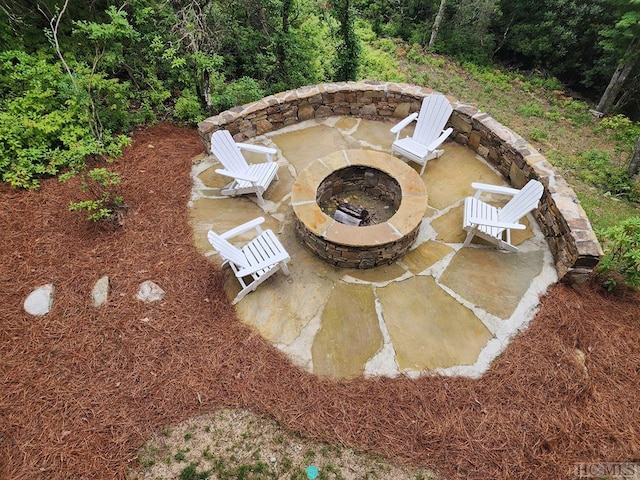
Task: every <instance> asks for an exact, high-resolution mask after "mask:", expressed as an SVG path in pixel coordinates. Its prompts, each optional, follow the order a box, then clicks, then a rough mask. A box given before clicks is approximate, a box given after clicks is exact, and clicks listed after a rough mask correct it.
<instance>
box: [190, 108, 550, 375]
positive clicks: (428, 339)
mask: <svg viewBox="0 0 640 480" xmlns="http://www.w3.org/2000/svg"><path fill="white" fill-rule="evenodd" d="M391 126H392V124H389V123H384V122H377V121H370V120H363V119H358V118H353V117H330V118H326V119H323V120H309V121H306V122H302V123H299V124H296V125H294V126H291V127H287V128H284V129H281V130H278V131H276V132H272V133H269V134H268V135H263V136H259V137H256V138H255V139H253V142H255V143H257V144H261V145H266V146H271V147H274V148H276V149H277V150H278V154H277V161H278V163H279V165H280V169H279V173H278V175H279V180H277V181H276V182H274V183H273V184H272V185H271V187H270V188H269V189H268V190H267V192H266V194H265V195H264V197H265V200H266V204H265V205H264V206H260V205H258V204H257V201H256V197H255V196H242V197H236V198H229V197H223V196H222V195H221V194H220V189H221V188H222V187H223V186H224V185H225V184H226V183H227V179H226V178H225V177H222V176H220V175H218V174H216V173H215V171H214V170H215V169H216V168H219V164H218V162H217V160H216V158H215V157H214V156H205V157H203V158H202V159H200V160H201V161H199V162H198V163H195V164H194V167H193V178H194V188H193V193H192V199H191V202H190V206H191V218H192V224H193V228H194V241H195V243H196V247H197V248H198V249H199V250H200V251H201V252H203V254H204V255H206V256H207V257H209V258H211V260H212V261H214V262H218V263H219V262H220V259H219V257H218V255H217V254H216V253H215V251H214V250H213V249H212V247H211V246H210V245H209V243H208V241H207V238H206V232H207V231H208V230H209V229H213V230H215V231H217V232H219V233H221V232H224V231H226V230H228V229H230V228H233V227H235V226H237V225H238V224H240V223H243V222H245V221H248V220H250V219H253V218H255V217H258V216H264V217H265V218H266V222H265V225H266V227H267V228H271V229H272V230H273V231H274V232H276V233H277V234H278V235H279V237H280V239H281V241H282V243H283V245H284V246H285V248H286V249H287V250H288V252H289V253H290V255H291V262H290V264H289V266H290V270H291V275H290V276H289V277H286V276H284V275H282V274H281V273H277V274H276V275H274V276H273V277H271V278H270V279H269V280H267V281H266V282H265V283H263V284H262V285H260V287H258V289H257V290H256V291H255V292H252V293H250V294H249V295H247V296H246V297H245V298H244V299H243V300H241V301H240V302H239V303H238V304H237V305H236V308H237V312H238V315H239V317H240V318H241V319H242V321H244V322H246V323H247V324H249V325H251V326H253V327H255V329H256V330H257V331H259V332H260V334H261V335H263V336H264V337H265V338H266V339H267V340H269V341H270V342H272V343H273V344H274V345H275V346H277V347H278V348H279V349H281V350H282V351H283V352H285V353H286V354H287V355H288V356H289V357H290V358H291V361H292V362H293V363H295V364H296V365H298V366H300V367H301V368H304V369H306V370H308V371H311V372H313V373H315V374H317V375H320V376H328V377H334V378H351V377H354V376H358V375H367V376H369V375H387V376H395V375H398V374H406V375H410V376H417V375H420V374H424V373H426V372H440V373H444V374H461V375H468V376H474V377H476V376H479V375H481V374H482V373H483V372H484V371H485V370H486V369H487V368H488V366H489V364H490V362H491V361H492V360H493V359H494V358H495V357H496V355H498V354H499V353H500V352H501V351H502V350H503V349H504V347H505V346H506V344H507V343H508V340H509V338H510V337H511V336H512V335H513V334H514V333H515V332H517V331H518V330H519V329H522V328H526V325H527V323H528V322H529V321H530V320H531V318H533V316H534V315H535V312H536V308H537V305H538V300H539V296H540V295H541V294H542V293H544V291H545V290H546V289H547V288H548V286H549V285H551V284H553V283H554V282H556V281H557V275H556V271H555V269H554V266H553V265H554V263H553V258H552V255H551V252H550V250H549V248H548V246H547V244H546V241H545V239H544V237H543V235H542V233H541V232H540V229H539V228H538V226H537V224H536V223H535V221H534V220H533V218H532V217H528V219H529V220H528V221H527V229H526V230H522V231H516V232H513V234H512V240H513V243H514V244H516V245H518V246H519V248H520V251H519V252H518V253H503V252H500V251H497V250H496V249H495V248H494V247H492V246H490V245H488V244H483V243H481V242H479V243H475V241H474V243H472V245H471V246H470V247H468V248H461V247H462V242H463V241H464V238H465V236H466V233H465V232H464V231H463V230H462V203H463V201H464V198H465V197H466V196H468V195H472V194H473V193H474V192H473V189H472V188H471V183H472V182H485V183H493V184H505V181H504V179H503V178H502V177H501V176H500V175H499V174H498V173H496V172H495V170H494V169H493V168H492V167H490V166H489V165H488V164H487V163H486V162H485V161H484V160H483V159H482V158H481V157H479V156H478V155H476V154H475V153H474V152H473V151H472V150H470V149H468V148H466V147H464V146H461V145H459V144H457V143H454V142H447V143H445V144H444V150H445V154H444V155H443V156H442V157H441V158H439V159H435V160H431V161H430V162H429V163H428V164H427V167H426V169H425V172H424V175H423V176H422V179H423V180H424V182H425V185H426V187H427V195H428V205H429V206H428V208H427V211H426V213H425V216H424V219H423V221H422V224H421V227H420V233H419V234H418V238H417V240H416V242H415V244H414V246H413V248H412V249H411V250H410V251H409V252H408V253H407V254H406V255H404V256H403V257H401V258H399V259H398V260H397V261H396V262H394V263H393V264H391V265H385V266H381V267H376V268H373V269H368V270H356V269H341V268H337V267H333V266H332V265H329V264H328V263H326V262H324V261H323V260H321V259H319V258H318V257H316V256H315V255H313V254H312V253H311V252H310V251H308V250H307V249H306V248H305V247H304V246H303V245H302V244H301V242H300V241H299V239H298V238H297V236H296V233H295V231H294V215H293V210H292V207H291V190H292V186H293V183H294V181H295V178H296V175H297V174H298V172H300V171H302V170H303V169H304V168H305V167H307V166H308V165H309V164H310V163H311V162H313V161H315V160H316V159H318V158H321V157H324V156H327V155H329V154H331V153H334V152H337V151H341V150H352V149H365V150H366V149H369V150H376V151H381V152H386V153H388V152H389V151H390V147H391V141H392V140H393V136H392V135H391V133H390V132H389V129H390V127H391ZM247 159H248V160H249V161H261V160H262V159H261V158H260V157H258V156H255V157H254V156H251V154H248V155H247ZM410 165H411V166H412V167H414V169H415V170H416V171H419V168H418V166H417V165H415V164H411V163H410ZM494 200H495V201H496V202H499V201H504V199H500V198H499V197H495V198H494ZM236 240H237V241H239V242H241V241H242V240H243V239H242V238H238V239H236ZM244 240H247V239H246V238H245V239H244ZM226 289H227V292H228V295H229V296H230V298H233V297H234V296H235V294H236V293H237V291H238V290H239V284H238V282H237V280H236V279H235V277H234V276H233V275H229V276H228V279H227V282H226Z"/></svg>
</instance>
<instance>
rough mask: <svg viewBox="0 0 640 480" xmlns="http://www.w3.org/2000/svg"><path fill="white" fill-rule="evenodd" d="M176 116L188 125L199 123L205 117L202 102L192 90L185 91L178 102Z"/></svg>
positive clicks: (175, 107)
mask: <svg viewBox="0 0 640 480" xmlns="http://www.w3.org/2000/svg"><path fill="white" fill-rule="evenodd" d="M174 115H175V117H176V118H177V119H179V120H182V121H183V122H187V123H196V122H199V121H200V120H202V119H203V118H204V116H205V114H204V111H203V109H202V105H201V104H200V100H198V97H196V95H195V94H194V93H193V92H192V91H190V90H185V91H183V92H182V95H180V98H178V100H176V104H175V106H174Z"/></svg>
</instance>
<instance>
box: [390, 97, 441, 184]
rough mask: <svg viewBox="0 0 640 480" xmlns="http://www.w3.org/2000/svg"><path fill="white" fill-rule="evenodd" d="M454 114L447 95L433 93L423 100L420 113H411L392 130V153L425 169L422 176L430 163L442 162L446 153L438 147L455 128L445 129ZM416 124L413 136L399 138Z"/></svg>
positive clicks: (421, 172) (422, 170)
mask: <svg viewBox="0 0 640 480" xmlns="http://www.w3.org/2000/svg"><path fill="white" fill-rule="evenodd" d="M451 112H453V107H451V104H450V103H449V100H447V98H446V97H445V96H444V95H441V94H439V93H432V94H431V95H429V96H428V97H425V98H424V99H423V100H422V106H421V107H420V113H412V114H411V115H409V116H408V117H406V118H405V119H404V120H402V121H401V122H399V123H397V124H396V125H394V126H393V128H392V129H391V133H393V134H395V136H396V138H395V140H394V141H393V143H392V144H391V153H395V154H398V155H401V156H403V157H405V158H408V159H409V160H412V161H414V162H416V163H419V164H420V165H422V169H421V170H420V175H422V174H423V173H424V169H425V167H426V166H427V162H428V161H429V160H431V159H433V158H439V157H441V156H442V154H443V153H444V150H438V147H439V146H440V145H441V144H442V142H444V141H445V140H446V139H447V137H448V136H449V135H451V132H453V128H451V127H449V128H447V129H446V130H445V129H444V126H445V125H446V123H447V120H449V117H450V116H451ZM414 120H417V123H416V127H415V130H414V132H413V135H412V136H410V137H404V138H400V132H401V131H402V129H404V128H405V127H407V126H408V125H409V124H410V123H411V122H413V121H414Z"/></svg>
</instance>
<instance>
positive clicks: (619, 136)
mask: <svg viewBox="0 0 640 480" xmlns="http://www.w3.org/2000/svg"><path fill="white" fill-rule="evenodd" d="M603 131H604V132H607V134H608V136H609V138H611V139H613V140H616V141H618V142H620V143H622V144H623V148H624V149H625V150H627V151H631V152H632V151H633V150H634V147H635V144H636V141H637V140H638V137H640V123H638V122H632V121H631V120H629V119H628V118H627V117H625V116H624V115H613V116H611V117H605V118H603V119H602V120H601V121H600V124H599V125H598V128H596V132H603Z"/></svg>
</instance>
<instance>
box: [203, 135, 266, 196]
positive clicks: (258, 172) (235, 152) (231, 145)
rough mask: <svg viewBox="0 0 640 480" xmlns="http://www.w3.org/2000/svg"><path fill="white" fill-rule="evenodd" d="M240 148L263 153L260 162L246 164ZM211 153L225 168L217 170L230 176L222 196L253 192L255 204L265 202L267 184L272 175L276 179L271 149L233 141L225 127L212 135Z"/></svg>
mask: <svg viewBox="0 0 640 480" xmlns="http://www.w3.org/2000/svg"><path fill="white" fill-rule="evenodd" d="M241 150H248V151H252V152H258V153H262V154H264V155H266V157H267V161H266V162H263V163H247V161H246V160H245V158H244V156H243V155H242V151H241ZM211 153H213V154H214V155H215V156H216V157H217V158H218V160H220V163H222V166H223V167H224V168H220V169H217V170H216V173H219V174H220V175H225V176H227V177H231V178H233V181H232V182H231V183H229V184H228V185H226V186H225V187H224V188H223V189H222V191H221V193H222V194H223V195H230V196H232V197H235V196H236V195H244V194H247V193H255V194H256V196H257V197H258V203H259V204H260V205H264V198H262V194H263V193H264V191H265V190H266V189H267V188H268V187H269V185H270V184H271V182H272V181H273V179H274V178H278V164H277V163H275V162H274V161H273V155H274V154H275V153H276V150H275V149H274V148H269V147H263V146H261V145H251V144H248V143H236V142H235V141H234V140H233V137H232V136H231V134H230V133H229V132H228V131H227V130H218V131H216V132H214V133H213V135H212V136H211Z"/></svg>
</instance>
